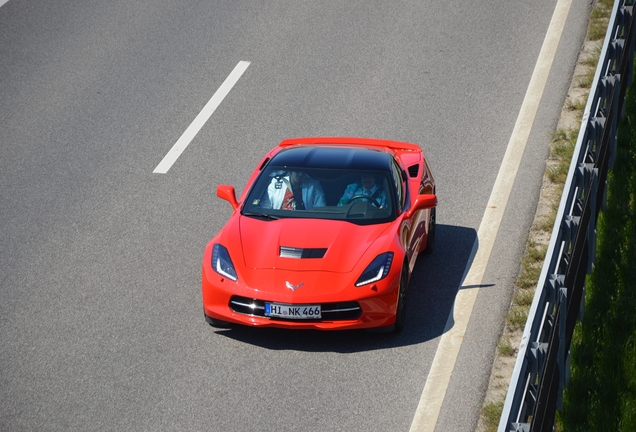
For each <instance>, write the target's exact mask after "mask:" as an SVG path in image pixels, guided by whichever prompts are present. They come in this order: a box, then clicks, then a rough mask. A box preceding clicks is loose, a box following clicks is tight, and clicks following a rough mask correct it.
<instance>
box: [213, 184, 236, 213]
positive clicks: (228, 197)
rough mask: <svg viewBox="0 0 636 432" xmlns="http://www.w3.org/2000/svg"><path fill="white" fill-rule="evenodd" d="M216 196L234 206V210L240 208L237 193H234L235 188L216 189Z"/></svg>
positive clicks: (223, 186) (224, 186)
mask: <svg viewBox="0 0 636 432" xmlns="http://www.w3.org/2000/svg"><path fill="white" fill-rule="evenodd" d="M216 196H218V197H219V198H222V199H224V200H225V201H227V202H229V203H230V204H232V208H233V209H234V210H236V209H237V208H238V206H239V203H238V202H237V201H236V192H234V186H228V185H219V186H218V187H217V188H216Z"/></svg>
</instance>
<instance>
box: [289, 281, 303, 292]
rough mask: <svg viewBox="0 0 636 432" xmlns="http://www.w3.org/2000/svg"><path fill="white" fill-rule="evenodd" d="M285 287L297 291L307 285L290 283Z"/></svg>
mask: <svg viewBox="0 0 636 432" xmlns="http://www.w3.org/2000/svg"><path fill="white" fill-rule="evenodd" d="M285 285H286V286H287V288H289V289H290V290H292V291H296V290H297V289H298V288H300V287H301V286H303V285H305V282H301V283H299V284H298V285H292V284H291V283H289V282H285Z"/></svg>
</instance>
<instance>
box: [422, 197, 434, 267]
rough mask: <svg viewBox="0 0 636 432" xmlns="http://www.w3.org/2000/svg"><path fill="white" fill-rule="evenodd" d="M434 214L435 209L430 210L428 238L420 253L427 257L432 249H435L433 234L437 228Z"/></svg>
mask: <svg viewBox="0 0 636 432" xmlns="http://www.w3.org/2000/svg"><path fill="white" fill-rule="evenodd" d="M436 212H437V209H435V208H433V209H431V220H430V221H429V226H428V238H427V239H426V247H425V248H424V250H423V251H422V253H423V254H424V255H428V254H430V253H432V252H433V249H435V233H436V231H437V226H436V224H437V223H436V215H435V213H436Z"/></svg>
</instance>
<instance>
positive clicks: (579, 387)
mask: <svg viewBox="0 0 636 432" xmlns="http://www.w3.org/2000/svg"><path fill="white" fill-rule="evenodd" d="M618 138H619V139H618V149H617V152H616V153H617V154H616V162H615V165H614V168H613V170H612V171H610V173H609V177H608V188H607V205H606V207H605V209H604V210H603V211H602V212H601V214H600V216H599V223H598V243H597V261H596V267H595V268H594V270H593V271H592V274H591V275H590V276H589V277H588V278H587V281H586V285H585V287H586V290H585V315H584V319H583V322H580V323H578V324H577V327H576V328H575V332H574V337H573V340H572V347H571V365H570V371H571V377H570V382H569V385H568V386H567V387H566V388H565V392H564V406H563V411H562V412H561V413H560V415H559V428H558V430H563V431H586V432H587V431H625V432H627V431H635V430H636V276H635V275H636V87H634V86H632V88H631V89H630V91H628V95H627V98H626V119H625V120H624V121H623V123H622V124H621V125H620V127H619V130H618Z"/></svg>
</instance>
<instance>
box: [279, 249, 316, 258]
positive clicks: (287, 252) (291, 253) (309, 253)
mask: <svg viewBox="0 0 636 432" xmlns="http://www.w3.org/2000/svg"><path fill="white" fill-rule="evenodd" d="M325 252H327V248H308V249H301V248H293V247H287V246H281V247H280V257H281V258H295V259H301V258H322V257H323V256H325Z"/></svg>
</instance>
